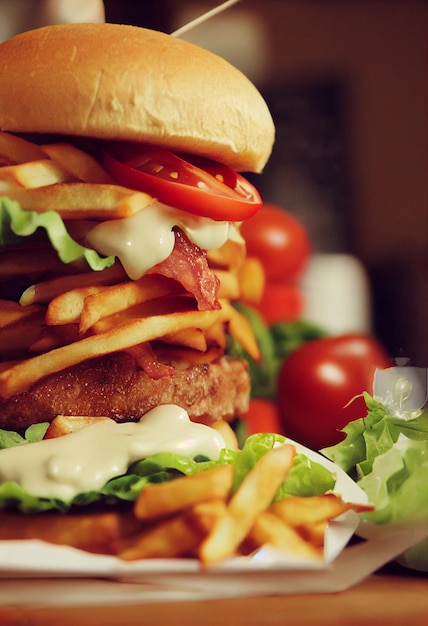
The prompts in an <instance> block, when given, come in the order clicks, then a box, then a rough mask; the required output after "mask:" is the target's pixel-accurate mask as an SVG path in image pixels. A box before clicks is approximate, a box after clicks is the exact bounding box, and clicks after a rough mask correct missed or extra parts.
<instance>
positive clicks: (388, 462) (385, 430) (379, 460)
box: [322, 393, 428, 571]
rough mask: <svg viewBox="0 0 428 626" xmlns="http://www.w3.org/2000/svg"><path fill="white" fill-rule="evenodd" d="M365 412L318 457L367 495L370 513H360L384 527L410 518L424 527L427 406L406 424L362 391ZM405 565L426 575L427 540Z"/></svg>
mask: <svg viewBox="0 0 428 626" xmlns="http://www.w3.org/2000/svg"><path fill="white" fill-rule="evenodd" d="M364 398H365V401H366V404H367V409H368V413H367V416H366V417H364V418H360V419H357V420H355V421H353V422H350V423H349V424H348V425H347V426H346V427H345V428H344V429H343V431H344V432H345V434H346V437H345V439H344V440H343V441H341V442H340V443H338V444H336V445H335V446H332V447H330V448H325V449H324V450H322V453H323V454H324V455H325V456H326V457H328V458H329V459H331V460H332V461H333V462H335V463H337V465H339V466H340V467H342V469H344V470H345V471H346V472H347V473H348V474H349V475H350V476H351V477H353V478H354V479H355V480H356V481H357V484H358V485H359V486H360V487H361V488H362V489H363V490H364V491H365V492H366V493H367V495H368V497H369V500H370V502H372V503H373V504H374V505H375V510H374V511H373V512H370V513H365V514H364V515H362V517H366V518H367V519H369V520H371V521H372V522H375V523H379V524H384V523H388V522H395V521H398V520H404V519H406V518H410V517H413V516H418V517H423V518H425V517H426V519H427V523H428V480H427V476H428V408H427V407H425V409H424V410H423V411H421V412H420V414H419V416H417V417H415V418H413V419H410V420H407V419H405V418H403V417H400V416H397V415H392V414H391V413H390V411H389V409H388V408H387V407H385V406H384V405H383V404H381V403H380V402H377V401H376V400H375V399H373V398H372V397H371V396H370V395H369V394H367V393H364ZM405 557H406V564H407V565H408V566H410V567H414V568H416V569H421V570H423V571H428V540H427V541H425V542H423V543H422V544H419V546H416V547H415V548H413V549H412V550H411V551H409V552H408V553H406V555H405Z"/></svg>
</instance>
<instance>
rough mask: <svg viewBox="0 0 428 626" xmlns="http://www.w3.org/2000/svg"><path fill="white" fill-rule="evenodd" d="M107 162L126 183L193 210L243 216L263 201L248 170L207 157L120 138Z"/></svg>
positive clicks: (235, 217) (226, 217)
mask: <svg viewBox="0 0 428 626" xmlns="http://www.w3.org/2000/svg"><path fill="white" fill-rule="evenodd" d="M103 164H104V167H105V168H106V170H107V171H108V172H109V174H110V175H111V176H113V178H114V179H115V180H116V181H117V182H118V183H120V184H121V185H126V186H127V187H131V188H132V189H138V190H139V191H145V192H146V193H149V194H151V195H152V196H154V197H155V198H157V199H158V200H159V201H160V202H162V203H164V204H168V205H170V206H173V207H176V208H178V209H181V210H183V211H187V212H188V213H192V214H193V215H199V216H202V217H209V218H211V219H213V220H217V221H230V222H240V221H242V220H246V219H248V218H249V217H252V216H253V215H255V213H256V212H257V211H258V210H259V208H260V207H261V205H262V200H261V198H260V195H259V193H258V191H257V190H256V189H255V187H253V185H251V183H250V182H249V181H247V180H246V179H245V178H244V177H243V176H241V175H240V174H238V173H237V172H235V171H234V170H232V169H231V168H230V167H228V166H226V165H223V164H222V163H217V162H216V161H212V160H210V159H206V158H204V157H197V156H193V155H186V156H185V157H184V156H183V155H177V154H174V153H172V152H170V151H169V150H164V149H163V148H157V147H154V146H149V145H141V144H121V143H118V144H111V145H109V146H108V147H107V149H106V150H105V151H104V154H103Z"/></svg>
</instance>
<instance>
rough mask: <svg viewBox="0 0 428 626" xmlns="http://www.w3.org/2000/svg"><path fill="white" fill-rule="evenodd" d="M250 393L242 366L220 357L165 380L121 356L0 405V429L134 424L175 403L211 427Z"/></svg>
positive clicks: (243, 404) (54, 378)
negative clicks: (106, 420)
mask: <svg viewBox="0 0 428 626" xmlns="http://www.w3.org/2000/svg"><path fill="white" fill-rule="evenodd" d="M249 394H250V379H249V374H248V368H247V365H246V363H245V362H244V361H242V360H239V359H234V358H229V357H226V356H222V357H220V358H218V359H216V360H214V361H212V362H209V363H196V364H192V365H183V364H181V365H180V368H178V369H175V370H174V373H173V374H171V375H166V376H162V377H161V378H157V379H154V378H150V376H148V374H147V373H146V372H144V371H143V370H142V369H141V368H140V367H139V366H138V364H137V362H136V360H135V359H134V358H133V357H132V356H130V355H129V354H126V353H115V354H110V355H108V356H106V357H101V358H97V359H92V360H90V361H85V362H83V363H80V364H79V365H77V366H75V367H72V368H69V369H67V370H64V371H62V372H59V373H57V374H52V375H50V376H48V377H46V378H44V379H43V380H41V381H40V382H38V383H36V384H34V385H33V386H32V387H31V388H30V389H28V390H27V391H25V392H24V393H21V394H19V395H18V396H15V397H13V398H11V399H10V400H8V401H6V402H3V403H0V427H1V428H7V429H11V430H17V431H21V430H24V429H25V428H26V427H27V426H30V425H31V424H34V423H37V422H46V421H49V422H50V421H52V420H53V419H54V418H55V417H56V416H57V415H90V416H95V417H97V416H105V417H110V418H112V419H114V420H115V421H117V422H124V421H134V420H138V419H139V418H140V417H141V416H142V415H143V414H144V413H146V412H147V411H149V410H150V409H153V408H155V407H156V406H158V405H160V404H171V403H173V404H178V405H179V406H181V407H183V408H184V409H185V410H186V411H187V412H188V413H189V416H190V418H191V419H192V420H193V421H196V422H202V423H205V424H212V423H214V422H216V421H217V420H219V419H224V420H231V419H232V418H233V417H235V416H239V415H242V414H243V413H245V411H246V410H247V407H248V399H249Z"/></svg>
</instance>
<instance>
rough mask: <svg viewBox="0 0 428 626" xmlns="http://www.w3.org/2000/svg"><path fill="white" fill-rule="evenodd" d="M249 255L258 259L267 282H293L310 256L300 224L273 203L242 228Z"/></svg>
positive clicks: (303, 229)
mask: <svg viewBox="0 0 428 626" xmlns="http://www.w3.org/2000/svg"><path fill="white" fill-rule="evenodd" d="M241 234H242V236H243V237H244V239H245V241H246V242H247V254H248V256H256V257H258V258H259V259H260V261H261V263H262V265H263V268H264V270H265V275H266V282H268V283H282V282H289V281H293V282H295V281H296V280H297V279H298V278H299V277H300V276H301V274H302V273H303V270H304V269H305V267H306V264H307V262H308V259H309V255H310V241H309V237H308V235H307V233H306V230H305V228H304V227H303V226H302V224H301V223H300V222H299V221H298V220H296V219H295V218H294V217H293V216H292V215H290V213H287V212H286V211H284V210H283V209H280V208H279V207H276V206H275V205H272V204H265V205H264V206H263V207H262V208H261V210H260V211H259V212H258V213H257V214H256V215H254V217H252V218H251V219H249V220H247V221H246V222H244V223H243V224H242V226H241Z"/></svg>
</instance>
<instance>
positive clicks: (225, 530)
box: [199, 444, 296, 565]
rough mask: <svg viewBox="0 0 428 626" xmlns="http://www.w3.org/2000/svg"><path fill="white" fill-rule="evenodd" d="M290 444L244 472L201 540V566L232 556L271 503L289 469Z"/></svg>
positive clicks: (291, 454) (267, 455) (290, 459)
mask: <svg viewBox="0 0 428 626" xmlns="http://www.w3.org/2000/svg"><path fill="white" fill-rule="evenodd" d="M295 454H296V451H295V448H294V446H291V445H288V444H284V445H282V446H279V447H277V448H273V449H272V450H271V451H270V452H268V453H266V454H265V455H264V456H263V457H262V458H261V459H260V460H259V461H258V463H257V464H256V465H255V466H254V467H253V469H252V470H251V471H250V472H249V473H248V474H247V475H246V477H245V479H244V480H243V482H242V484H241V485H240V487H239V488H238V490H237V491H236V492H235V493H234V495H233V496H232V498H231V499H230V501H229V503H228V507H227V512H226V514H225V515H224V516H223V517H222V518H220V520H219V521H218V522H217V524H216V525H215V526H214V529H213V531H212V532H211V533H210V534H209V535H208V537H207V539H205V541H204V542H203V543H202V545H201V547H200V550H199V558H200V559H201V561H202V563H204V564H205V565H208V564H211V563H216V562H218V561H221V560H223V559H227V558H228V557H231V556H233V555H234V554H235V553H236V551H237V550H238V548H239V545H240V544H241V542H242V541H243V540H244V539H245V537H246V536H247V534H248V533H249V531H250V529H251V528H252V526H253V524H254V522H255V521H256V519H257V517H258V516H259V515H260V513H262V512H263V511H265V510H266V509H267V508H268V507H269V506H270V504H271V502H272V500H273V498H274V496H275V493H276V491H277V489H278V488H279V486H280V485H281V484H282V483H283V481H284V480H285V478H286V476H287V474H288V472H289V471H290V469H291V467H292V464H293V460H294V456H295Z"/></svg>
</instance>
